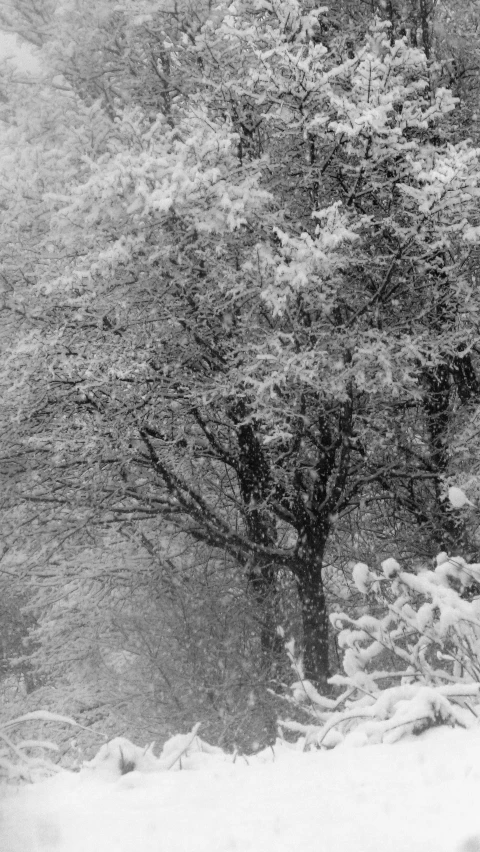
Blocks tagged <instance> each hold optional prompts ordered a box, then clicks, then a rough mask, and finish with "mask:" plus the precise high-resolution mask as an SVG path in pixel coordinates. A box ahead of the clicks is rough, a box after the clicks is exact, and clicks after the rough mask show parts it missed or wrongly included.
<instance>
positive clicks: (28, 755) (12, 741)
mask: <svg viewBox="0 0 480 852" xmlns="http://www.w3.org/2000/svg"><path fill="white" fill-rule="evenodd" d="M41 723H55V724H61V725H68V726H74V727H77V723H76V722H75V721H74V720H73V719H69V718H68V717H66V716H61V715H59V714H58V713H51V712H49V711H48V710H36V711H33V712H31V713H24V714H23V715H22V716H18V717H17V718H16V719H10V720H8V721H6V722H0V783H2V782H3V783H5V782H7V783H13V784H16V783H20V782H25V781H27V782H30V783H33V782H34V781H38V780H40V779H42V778H45V777H48V776H50V775H52V774H54V773H55V772H58V771H59V767H58V766H57V764H56V763H55V762H54V761H53V760H52V759H51V756H52V752H57V751H58V745H57V744H56V743H54V742H51V741H49V740H39V739H30V738H26V737H24V736H22V728H23V729H24V728H25V727H27V726H30V727H31V725H37V726H38V725H39V724H41Z"/></svg>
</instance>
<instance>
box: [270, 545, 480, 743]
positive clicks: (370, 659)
mask: <svg viewBox="0 0 480 852" xmlns="http://www.w3.org/2000/svg"><path fill="white" fill-rule="evenodd" d="M353 580H354V583H355V585H356V586H357V589H358V590H359V591H360V592H361V594H362V595H364V597H365V599H366V602H368V614H363V615H360V616H358V617H353V616H351V615H348V614H347V613H345V612H337V613H334V614H332V615H331V617H330V618H331V621H332V624H333V625H334V627H335V628H336V629H337V630H339V631H340V632H339V637H338V644H339V647H340V648H341V649H342V650H343V669H344V674H337V675H335V676H334V677H332V678H331V679H330V683H331V684H332V685H334V686H337V687H340V688H341V689H342V690H343V691H342V694H341V695H340V696H339V698H337V699H336V701H335V702H325V699H322V698H319V700H317V696H316V694H315V691H314V690H313V691H312V689H310V688H309V687H310V684H308V682H300V683H296V684H295V696H294V697H295V698H296V700H297V702H299V703H302V706H303V707H304V709H306V710H307V712H309V713H310V714H311V715H312V716H313V717H315V718H316V723H315V724H312V725H310V726H302V725H299V724H298V723H292V722H284V723H282V725H283V726H284V727H285V728H286V729H290V730H293V731H296V732H297V733H303V734H304V735H305V746H309V745H315V746H323V747H326V748H329V747H334V746H336V745H338V744H339V743H340V742H343V741H344V739H345V740H346V741H348V743H349V744H355V745H362V744H364V743H366V742H394V741H396V740H398V739H400V738H401V737H402V736H405V735H407V734H416V733H420V732H421V731H423V730H425V729H426V728H429V727H432V726H433V725H442V724H448V725H460V726H462V727H468V726H469V725H471V724H473V723H475V722H476V721H477V719H478V712H479V711H478V704H479V700H478V696H479V692H480V663H479V654H480V598H479V597H477V595H476V592H477V591H478V588H479V585H478V584H479V583H480V563H467V562H466V561H465V560H464V559H463V558H462V557H461V556H454V557H448V556H447V554H445V553H442V554H439V556H438V557H437V559H436V565H435V568H434V569H433V570H422V571H419V572H418V573H411V572H410V571H404V570H402V568H401V566H400V565H399V563H398V562H397V561H396V560H395V559H393V558H388V559H386V560H384V561H383V562H382V565H381V568H380V569H379V570H373V569H371V568H370V567H369V566H367V565H366V564H364V563H357V564H356V565H355V566H354V569H353ZM300 687H302V689H300ZM329 705H330V706H329ZM319 723H320V724H319Z"/></svg>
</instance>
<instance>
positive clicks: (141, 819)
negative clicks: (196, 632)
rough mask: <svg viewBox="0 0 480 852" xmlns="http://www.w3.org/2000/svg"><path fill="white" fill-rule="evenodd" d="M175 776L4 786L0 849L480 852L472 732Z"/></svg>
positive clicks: (209, 759) (106, 774) (201, 766)
mask: <svg viewBox="0 0 480 852" xmlns="http://www.w3.org/2000/svg"><path fill="white" fill-rule="evenodd" d="M147 764H148V761H147ZM176 766H177V767H178V763H177V764H176ZM182 767H183V769H182V771H176V769H170V770H168V771H165V770H163V771H143V768H142V771H133V772H130V773H129V774H126V775H123V776H121V777H118V775H116V774H115V772H114V771H112V770H111V767H109V765H108V761H107V762H106V763H105V764H104V765H102V764H100V765H98V766H95V765H94V767H90V768H87V769H84V770H82V772H80V773H76V774H74V773H67V772H62V773H61V774H59V775H57V776H56V777H54V778H52V779H50V780H48V781H43V782H41V783H37V784H34V785H32V786H30V787H27V788H25V787H24V788H22V789H21V790H20V791H18V790H17V791H16V792H13V791H11V790H7V789H5V790H4V791H3V795H2V802H1V805H0V849H1V852H37V851H38V852H49V850H55V852H233V850H235V852H319V850H324V852H480V727H478V728H474V729H471V730H468V731H465V730H461V729H455V730H452V729H449V728H437V729H432V730H430V731H427V732H426V733H425V734H423V735H421V736H420V737H417V738H409V739H407V740H402V741H401V742H398V743H396V744H394V745H371V746H365V747H362V748H352V747H350V748H348V747H345V746H339V747H338V748H336V749H335V750H334V751H316V752H306V753H303V752H300V751H297V750H293V749H291V748H288V747H286V746H279V747H278V748H276V750H275V754H274V753H273V752H272V750H270V751H269V752H264V753H262V754H261V755H259V756H257V757H253V758H249V759H248V764H247V762H246V760H245V759H243V758H240V757H237V758H236V761H235V763H232V758H231V757H228V758H226V757H223V756H222V755H211V754H197V755H195V754H194V755H192V757H191V758H187V759H183V760H182ZM145 768H146V769H152V768H153V769H155V765H154V764H153V765H152V766H148V765H146V767H145Z"/></svg>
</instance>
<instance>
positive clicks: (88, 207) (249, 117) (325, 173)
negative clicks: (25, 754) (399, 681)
mask: <svg viewBox="0 0 480 852" xmlns="http://www.w3.org/2000/svg"><path fill="white" fill-rule="evenodd" d="M0 27H1V28H2V29H3V30H5V31H7V32H14V33H18V34H19V36H20V37H21V38H22V39H23V40H24V41H26V42H28V43H29V44H31V45H32V46H34V49H35V50H36V51H38V56H39V58H40V62H41V67H42V71H41V73H39V74H38V75H36V76H35V77H27V76H26V75H24V74H22V73H21V72H19V71H18V70H15V69H14V68H13V66H10V65H9V64H8V63H4V64H3V65H2V67H1V69H0V151H1V154H0V211H1V213H0V293H1V302H0V348H1V358H0V393H1V406H0V424H1V427H0V428H1V445H0V482H1V489H0V512H1V527H0V530H1V532H0V546H1V551H0V591H1V596H0V690H1V694H2V700H3V708H2V710H1V711H0V712H1V713H2V716H5V718H7V717H9V716H11V715H12V714H15V713H17V712H23V711H24V710H26V709H35V708H37V707H39V706H41V707H44V708H50V709H51V710H55V711H57V712H64V713H68V714H69V715H72V716H73V717H74V718H75V719H77V721H79V722H80V723H81V724H82V725H84V726H85V727H86V728H87V729H88V730H89V731H98V732H99V737H100V736H101V737H103V738H104V737H105V736H107V735H111V734H112V733H117V734H125V735H127V736H129V737H131V738H132V739H140V740H141V741H145V740H147V739H148V740H151V739H154V738H159V739H162V737H165V736H166V735H168V734H169V733H174V732H175V731H177V730H180V729H182V730H183V729H187V728H191V727H192V725H193V724H194V723H195V722H197V721H199V720H201V721H202V736H205V738H206V739H207V740H209V741H211V742H215V743H217V744H219V745H221V746H222V747H226V748H233V747H234V746H236V747H239V748H241V749H243V750H247V751H248V750H249V749H252V748H254V747H256V746H257V745H258V744H266V743H269V742H271V741H272V740H274V739H275V735H276V724H277V718H278V716H279V715H282V714H284V713H285V712H286V711H285V704H286V703H287V704H288V699H289V695H290V692H289V687H290V685H291V683H292V681H297V682H298V681H299V680H300V681H301V680H303V679H306V680H308V681H309V682H310V683H311V684H312V689H315V690H316V692H312V695H314V696H315V695H317V696H318V695H319V694H321V695H322V696H324V697H325V702H326V704H325V706H329V707H331V706H334V704H335V701H336V700H337V699H336V697H335V696H336V688H337V687H338V686H341V685H342V683H343V681H342V678H343V675H340V674H339V672H340V671H341V670H345V672H346V676H347V679H348V677H354V675H355V672H358V671H359V670H360V669H362V670H363V669H364V668H365V666H366V663H367V657H368V662H372V661H375V664H376V662H378V657H379V655H380V663H379V665H380V668H382V667H383V672H384V674H383V675H382V676H383V677H386V675H385V672H387V673H388V674H389V677H390V678H394V676H395V671H396V670H397V669H402V671H403V670H404V669H405V667H406V666H410V669H409V671H411V670H412V669H411V667H412V666H413V667H414V668H415V666H417V667H420V668H421V670H422V672H423V673H424V674H425V672H426V671H427V669H428V672H429V674H428V677H429V678H430V681H428V682H433V681H435V678H437V679H438V678H439V677H440V675H439V674H438V672H437V670H436V669H435V667H433V668H432V664H431V660H430V662H428V665H427V662H426V656H425V647H424V645H425V642H424V639H425V636H427V639H428V643H427V644H428V645H429V650H430V651H431V650H432V648H435V649H437V650H438V648H441V649H442V653H443V654H444V656H443V659H444V660H446V661H447V662H446V663H445V665H444V666H443V675H442V677H443V678H444V679H445V672H448V673H449V674H448V677H447V680H448V678H450V680H453V679H455V680H456V681H458V680H461V679H462V678H464V679H465V680H466V681H467V682H470V681H472V680H473V681H476V682H478V680H479V679H480V677H479V676H477V674H478V673H477V667H476V665H475V666H472V665H469V660H470V662H471V661H472V659H473V653H472V647H473V646H472V641H473V640H471V637H470V638H468V637H467V638H465V635H464V637H463V638H464V639H465V641H464V644H463V645H462V646H461V652H460V650H459V648H460V645H459V644H458V643H457V644H455V642H453V645H452V640H451V635H450V634H448V629H449V627H451V624H452V620H451V621H450V622H449V623H448V624H447V622H445V618H444V620H443V621H442V622H441V625H440V628H439V629H438V630H437V632H436V633H435V631H434V629H433V627H432V623H433V621H435V619H437V620H438V618H440V615H441V613H440V610H441V609H442V606H443V605H445V607H447V605H448V607H450V610H452V608H453V609H455V607H457V609H455V612H461V613H463V615H464V616H465V617H466V618H467V621H468V620H469V619H470V621H469V623H470V625H472V624H473V621H472V618H473V616H471V615H470V614H469V613H470V610H468V613H467V609H466V607H469V606H474V604H475V600H476V598H475V595H476V594H477V593H478V590H479V585H478V580H479V579H480V570H478V569H479V566H478V565H477V564H476V563H477V561H478V562H480V554H479V553H478V548H479V544H478V533H477V529H478V514H477V510H476V509H475V505H480V502H479V501H480V481H479V467H480V441H479V427H480V374H479V354H480V352H479V335H478V328H479V311H480V292H479V271H478V270H479V248H478V244H479V241H480V201H479V197H480V162H479V151H478V149H477V148H476V145H479V144H480V107H479V103H480V9H479V7H478V3H476V2H475V0H405V2H400V0H398V2H394V0H392V2H384V0H381V2H375V0H372V1H371V2H366V0H345V2H342V0H336V2H333V3H332V4H330V6H320V5H319V4H318V3H316V2H313V0H311V2H309V0H237V1H236V2H234V3H228V2H223V0H219V2H216V3H214V2H211V0H191V2H189V0H185V2H184V0H158V2H153V0H152V2H150V0H125V2H120V3H117V2H113V0H112V2H111V0H101V2H97V3H94V4H92V3H90V2H87V0H65V2H63V1H62V0H58V2H57V0H38V2H35V0H12V3H11V4H9V5H8V7H7V6H2V7H1V8H0ZM452 485H454V486H455V487H457V488H458V487H459V488H461V489H463V490H464V491H465V492H466V493H467V494H468V496H469V498H470V500H471V501H472V503H473V504H474V505H473V506H471V505H468V504H464V505H462V500H460V501H458V500H457V501H455V500H454V499H453V500H448V499H447V493H448V489H449V487H451V486H452ZM462 493H463V492H462ZM439 553H442V554H443V555H442V556H441V557H440V558H439V559H437V562H436V563H435V564H436V568H437V570H436V573H435V572H431V573H432V575H433V574H435V576H436V577H437V579H438V578H439V577H440V580H441V582H442V583H443V584H444V587H445V588H447V587H448V591H449V593H450V591H451V592H452V595H455V600H453V598H452V596H450V597H449V598H448V601H447V599H446V598H445V597H444V598H442V601H440V603H439V601H438V599H437V598H436V597H435V595H433V597H432V595H431V594H430V586H427V585H425V584H423V585H421V584H420V585H419V583H418V582H416V581H415V582H414V580H413V579H412V578H416V577H417V572H418V570H419V569H421V568H423V569H425V568H431V567H432V564H433V560H434V558H435V557H436V556H437V554H439ZM447 554H448V555H449V556H452V555H453V556H456V555H458V556H459V557H461V560H464V561H461V560H460V561H458V560H457V561H456V562H454V563H452V562H449V561H448V559H447ZM387 557H388V559H387ZM391 557H395V558H396V559H398V560H399V561H400V562H401V563H402V565H403V566H404V567H405V571H404V572H403V574H401V575H400V579H399V574H398V571H399V565H398V564H397V563H396V562H395V563H394V562H393V560H392V559H391ZM385 560H386V561H385ZM382 561H383V563H384V569H383V574H382V573H381V572H380V573H376V572H375V571H374V572H371V571H370V569H367V567H366V563H369V564H371V565H374V566H377V565H379V564H380V563H381V562H382ZM358 562H360V563H361V565H360V568H359V567H358V564H357V567H356V569H355V571H353V570H352V569H353V566H354V565H355V563H358ZM470 563H474V564H473V566H470V570H467V569H468V568H469V564H470ZM442 565H443V566H444V568H443V569H442V567H441V566H442ZM446 565H447V566H450V567H449V568H448V569H447V568H445V566H446ZM362 566H363V567H362ZM452 566H453V567H452ZM462 572H463V573H462ZM465 572H466V573H465ZM440 580H438V582H440ZM425 582H426V581H425ZM432 582H433V580H432ZM435 582H437V581H435ZM385 584H393V585H389V587H388V590H387V591H385V588H386V586H385ZM395 584H397V585H395ZM389 595H390V597H389ZM398 595H403V596H404V597H403V598H402V600H403V603H402V604H401V607H404V605H405V601H407V602H408V606H410V608H411V609H410V610H408V612H407V610H405V609H403V610H402V612H403V614H404V616H405V617H404V616H403V615H402V616H401V617H400V615H399V612H400V610H399V608H398V607H397V608H395V601H396V600H397V596H398ZM425 601H427V603H425ZM428 601H433V604H432V606H430V603H428ZM422 606H430V609H429V610H428V612H427V610H425V609H423V610H422V613H423V614H422V618H421V619H420V621H419V622H417V621H415V625H416V626H415V631H417V632H416V633H415V636H414V639H413V640H412V639H411V636H412V623H413V622H412V618H413V615H412V613H413V612H414V611H415V612H417V610H418V611H420V610H419V607H422ZM401 607H400V609H401ZM412 607H413V609H412ZM475 612H476V611H475ZM385 613H390V614H389V615H388V618H389V619H390V620H388V619H387V621H385V620H384V615H385ZM392 613H393V614H394V615H395V614H396V615H395V618H393V616H392ZM405 613H406V615H405ZM439 613H440V615H439ZM414 614H415V613H414ZM407 616H408V617H407ZM467 616H468V617H467ZM365 617H370V619H371V620H370V621H369V622H368V624H367V622H365V621H363V622H362V621H361V619H362V618H365ZM474 617H475V618H476V619H477V621H478V618H479V616H478V615H477V614H475V616H474ZM392 618H393V621H392ZM402 618H403V621H402ZM358 619H360V621H358ZM382 619H383V620H382ZM408 619H410V622H408ZM432 620H433V621H432ZM453 620H454V619H453ZM399 623H401V624H402V625H403V626H402V627H401V628H399V626H398V625H399ZM345 624H348V625H350V626H352V625H353V627H354V628H355V629H357V633H356V634H355V630H353V632H352V631H350V632H349V633H348V635H347V634H340V635H341V636H343V639H342V641H341V642H340V645H343V646H345V645H348V647H349V649H350V652H349V654H347V655H346V657H345V660H346V662H345V660H344V662H343V669H342V659H343V654H344V651H343V650H342V647H339V642H338V631H337V629H336V628H337V626H341V627H344V626H345ZM405 625H406V626H405ZM478 627H480V622H478V625H477V628H478ZM477 628H476V629H477ZM358 630H360V631H362V630H363V635H362V636H360V635H359V634H358ZM392 630H393V631H395V630H397V633H395V639H394V640H392V642H393V644H392V642H390V640H389V639H388V637H389V636H390V635H391V634H392ZM398 630H400V633H398ZM365 631H366V632H365ZM379 631H380V632H379ZM382 631H383V632H382ZM380 633H381V635H380ZM477 633H478V630H477ZM420 634H421V636H420ZM447 634H448V636H447ZM399 636H400V638H401V641H400V640H399V638H398V637H399ZM372 637H373V638H374V639H375V641H376V642H377V645H375V647H374V648H373V646H372V647H370V645H368V647H369V648H370V650H371V653H370V654H367V656H365V654H364V656H363V657H362V654H361V653H360V651H359V647H360V645H359V642H360V639H361V640H362V641H364V642H365V641H367V640H368V642H370V640H371V639H372ZM422 637H423V638H422ZM292 638H293V639H294V640H295V645H293V644H292V643H289V644H288V653H287V651H286V649H285V647H284V643H285V640H290V639H292ZM477 638H478V637H477ZM397 640H398V641H397ZM422 642H423V644H422ZM378 643H379V644H378ZM395 643H396V644H395ZM409 643H410V644H409ZM445 643H446V644H445ZM469 643H470V644H469ZM363 647H364V646H363ZM452 649H453V650H452ZM399 650H400V651H401V653H398V651H399ZM365 653H366V652H365ZM297 654H298V656H297ZM382 654H383V656H382ZM388 655H391V656H393V657H394V658H395V659H396V662H394V663H392V662H391V660H390V659H388V660H387V657H388ZM449 655H450V656H449ZM354 658H355V660H356V662H355V664H354ZM360 658H361V660H360ZM292 661H293V668H294V671H293V672H292V670H291V664H292ZM359 661H360V662H359ZM362 661H363V662H362ZM450 663H452V666H456V668H455V671H454V673H452V672H453V668H452V669H450V668H449V665H450ZM352 666H353V667H352ZM459 667H460V668H459ZM440 668H442V666H440ZM332 676H334V677H333V681H332ZM335 676H336V677H335ZM442 682H443V681H442ZM358 683H359V681H358V679H357V685H358ZM370 687H372V684H371V683H370V686H369V689H370ZM363 688H364V691H365V689H366V687H365V685H364V687H363ZM372 688H373V687H372ZM467 691H468V690H467ZM282 694H284V698H282V697H281V696H282ZM465 694H467V693H465ZM89 736H90V734H89ZM80 743H81V745H80V747H81V748H82V749H83V748H85V749H87V750H88V748H89V747H90V745H91V744H92V743H93V746H94V747H97V746H98V738H95V737H93V736H92V737H91V739H89V738H88V736H87V735H85V740H83V739H81V738H80ZM67 747H69V748H70V751H72V748H73V747H72V746H71V744H69V743H66V744H65V748H67Z"/></svg>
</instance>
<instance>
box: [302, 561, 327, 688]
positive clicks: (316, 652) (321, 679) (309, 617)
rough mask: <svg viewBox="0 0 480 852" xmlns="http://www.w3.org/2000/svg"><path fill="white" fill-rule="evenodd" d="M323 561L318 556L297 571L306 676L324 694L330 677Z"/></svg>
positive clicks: (303, 564) (304, 563) (303, 563)
mask: <svg viewBox="0 0 480 852" xmlns="http://www.w3.org/2000/svg"><path fill="white" fill-rule="evenodd" d="M322 567H323V566H322V558H321V556H319V555H317V556H314V557H312V558H311V559H309V560H307V561H302V562H301V563H299V565H298V568H297V570H296V572H295V574H296V581H297V589H298V596H299V599H300V606H301V614H302V628H303V669H304V673H305V677H306V679H307V680H310V681H311V682H312V683H313V684H314V685H315V686H316V687H317V689H319V690H320V691H325V689H326V687H327V680H328V677H329V674H330V670H329V660H328V645H329V643H328V636H329V629H328V628H329V620H328V612H327V605H326V600H325V590H324V586H323V577H322Z"/></svg>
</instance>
